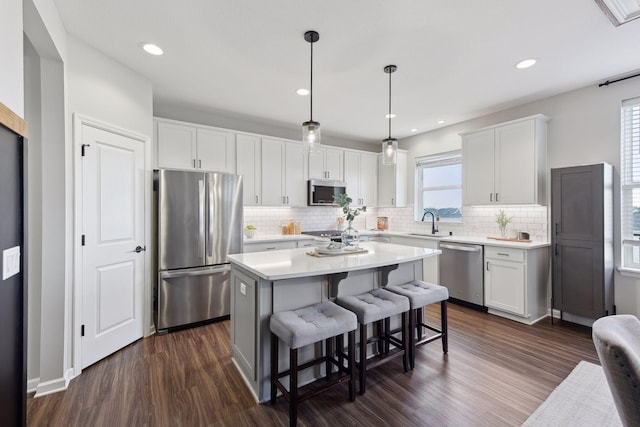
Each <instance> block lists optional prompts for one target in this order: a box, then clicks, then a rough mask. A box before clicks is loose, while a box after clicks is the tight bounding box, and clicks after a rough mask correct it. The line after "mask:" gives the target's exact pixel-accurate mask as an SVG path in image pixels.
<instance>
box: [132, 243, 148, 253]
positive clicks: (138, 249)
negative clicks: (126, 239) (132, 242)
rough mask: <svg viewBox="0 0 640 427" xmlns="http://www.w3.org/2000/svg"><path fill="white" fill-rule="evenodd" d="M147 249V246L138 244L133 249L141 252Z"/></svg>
mask: <svg viewBox="0 0 640 427" xmlns="http://www.w3.org/2000/svg"><path fill="white" fill-rule="evenodd" d="M146 250H147V247H146V246H139V245H138V246H136V248H135V249H134V250H133V252H135V253H137V254H139V253H140V252H144V251H146Z"/></svg>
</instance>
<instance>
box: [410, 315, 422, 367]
mask: <svg viewBox="0 0 640 427" xmlns="http://www.w3.org/2000/svg"><path fill="white" fill-rule="evenodd" d="M417 316H418V310H409V334H408V335H409V343H408V347H409V349H408V350H409V366H410V367H411V369H413V368H414V366H415V364H416V325H418V324H419V323H420V320H418V319H416V318H417ZM420 330H422V328H420Z"/></svg>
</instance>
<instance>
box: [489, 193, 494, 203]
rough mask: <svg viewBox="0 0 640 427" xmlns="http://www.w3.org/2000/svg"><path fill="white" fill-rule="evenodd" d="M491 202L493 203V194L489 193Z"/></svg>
mask: <svg viewBox="0 0 640 427" xmlns="http://www.w3.org/2000/svg"><path fill="white" fill-rule="evenodd" d="M489 201H490V202H493V193H489Z"/></svg>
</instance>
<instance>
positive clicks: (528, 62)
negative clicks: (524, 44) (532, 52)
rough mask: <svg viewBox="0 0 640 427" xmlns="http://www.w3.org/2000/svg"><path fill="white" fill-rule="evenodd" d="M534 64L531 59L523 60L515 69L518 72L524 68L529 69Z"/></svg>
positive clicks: (533, 60)
mask: <svg viewBox="0 0 640 427" xmlns="http://www.w3.org/2000/svg"><path fill="white" fill-rule="evenodd" d="M535 63H536V60H535V59H533V58H529V59H523V60H522V61H520V62H518V63H517V64H516V68H517V69H519V70H524V69H525V68H529V67H531V66H533V65H534V64H535Z"/></svg>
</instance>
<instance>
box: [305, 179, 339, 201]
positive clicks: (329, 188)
mask: <svg viewBox="0 0 640 427" xmlns="http://www.w3.org/2000/svg"><path fill="white" fill-rule="evenodd" d="M346 191H347V184H345V183H344V182H342V181H330V180H327V179H310V180H309V187H308V192H307V200H308V205H309V206H337V204H336V202H335V201H334V200H333V196H337V195H338V194H345V193H346Z"/></svg>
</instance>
